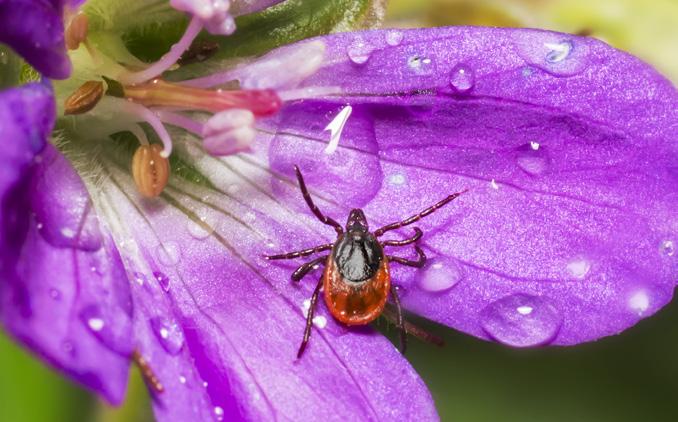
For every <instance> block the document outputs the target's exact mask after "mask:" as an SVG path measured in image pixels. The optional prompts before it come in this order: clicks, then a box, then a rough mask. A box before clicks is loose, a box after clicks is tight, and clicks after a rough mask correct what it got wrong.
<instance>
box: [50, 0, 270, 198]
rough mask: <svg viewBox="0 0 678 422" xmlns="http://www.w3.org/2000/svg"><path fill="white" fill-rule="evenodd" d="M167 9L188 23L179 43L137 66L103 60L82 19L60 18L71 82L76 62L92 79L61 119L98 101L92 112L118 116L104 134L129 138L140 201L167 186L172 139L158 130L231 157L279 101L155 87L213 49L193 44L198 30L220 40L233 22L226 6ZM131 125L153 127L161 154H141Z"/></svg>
mask: <svg viewBox="0 0 678 422" xmlns="http://www.w3.org/2000/svg"><path fill="white" fill-rule="evenodd" d="M171 3H172V5H173V6H174V7H175V8H177V9H179V10H184V11H186V12H188V13H191V14H192V15H193V17H192V19H191V21H190V23H189V25H188V27H187V28H186V31H185V32H184V34H183V36H182V37H181V39H180V40H179V41H178V42H177V43H176V44H174V45H173V46H172V47H171V48H170V50H169V51H168V52H167V53H166V54H165V55H164V56H162V57H161V58H160V59H159V60H158V61H157V62H155V63H152V64H150V65H143V64H141V63H140V62H139V61H138V60H136V58H134V57H133V56H132V55H131V53H128V52H126V53H125V54H126V55H128V57H127V58H128V60H126V61H121V60H119V59H117V58H116V60H113V59H112V58H108V57H106V56H105V55H104V54H103V53H102V51H101V50H98V49H97V48H96V47H95V46H94V43H91V42H89V40H88V25H89V24H88V18H87V15H85V14H84V13H83V12H76V13H70V14H69V15H68V16H67V17H66V20H67V25H66V33H65V39H66V44H67V47H68V48H69V50H71V58H72V59H73V60H72V61H73V62H74V69H75V73H74V77H73V78H72V79H76V78H77V79H82V78H81V77H78V76H81V75H78V70H79V66H78V64H83V63H84V65H83V66H82V67H83V68H84V69H86V70H87V71H88V76H89V77H91V78H95V79H96V80H87V81H86V82H85V83H84V84H82V85H80V86H79V87H78V88H77V89H75V91H71V92H70V95H69V96H68V98H67V99H66V100H65V101H64V102H63V103H62V104H63V112H64V114H68V115H79V114H90V115H95V116H96V115H97V106H98V105H99V104H100V103H104V102H105V103H106V107H101V110H100V113H101V115H102V117H104V116H103V115H104V114H105V113H108V114H109V115H110V113H111V111H112V112H113V113H114V115H116V116H117V115H121V116H124V118H121V119H120V126H117V125H116V124H115V123H112V124H108V132H110V133H108V134H113V133H116V132H120V131H129V132H131V133H132V134H133V135H135V136H136V137H137V139H138V141H139V143H140V146H139V149H138V151H137V154H135V158H134V159H133V160H132V173H133V175H134V180H135V182H136V184H137V187H138V190H139V192H140V193H141V194H143V195H144V196H157V195H159V194H160V193H161V192H162V190H163V189H164V187H165V184H166V183H167V180H168V176H169V165H168V162H167V159H168V157H169V156H170V154H171V152H172V139H171V137H170V135H169V132H168V131H167V128H166V127H165V125H171V126H174V127H178V128H181V129H184V130H186V131H188V132H191V133H193V134H194V135H196V136H198V137H200V138H202V139H203V145H204V147H205V149H206V150H207V151H208V152H209V153H211V154H213V155H226V154H232V153H235V152H239V151H243V150H247V149H248V148H249V145H250V144H251V142H252V141H253V139H254V137H255V134H256V131H255V130H254V124H255V122H256V119H258V118H263V117H268V116H272V115H274V114H275V113H277V112H278V110H279V109H280V108H281V106H282V102H283V100H282V99H281V97H280V96H279V95H278V92H277V91H276V90H274V89H268V88H263V89H240V87H238V86H237V84H235V85H236V88H235V89H233V88H232V87H233V86H234V84H233V79H231V80H228V81H221V82H220V83H216V84H211V85H210V86H200V84H192V83H191V82H192V81H183V82H181V81H179V82H168V81H166V80H163V79H162V78H161V75H162V74H163V73H164V72H165V71H167V70H174V69H176V68H177V67H180V66H181V65H182V63H184V62H195V61H201V60H203V59H205V58H206V57H208V56H209V55H211V54H213V53H214V51H215V49H217V48H218V45H216V44H214V43H212V44H207V47H206V49H205V48H204V47H203V44H204V43H203V44H201V43H198V42H196V43H195V45H194V42H195V39H196V37H197V36H198V34H199V33H200V32H201V31H202V30H203V29H207V30H208V31H209V32H212V33H216V34H222V35H223V34H230V33H231V32H232V31H233V30H234V24H233V20H232V18H231V17H230V15H228V13H227V12H228V6H229V3H228V1H219V0H217V1H213V2H206V3H205V4H204V5H203V6H204V7H198V8H196V7H197V6H195V7H194V6H192V5H193V4H196V3H200V2H189V1H182V0H172V2H171ZM200 4H202V3H200ZM194 9H195V10H194ZM82 46H84V50H83V49H82V48H81V47H82ZM118 48H119V49H120V46H118ZM122 48H123V49H124V47H122ZM196 51H197V52H198V53H196ZM128 62H130V63H131V64H129V63H128ZM142 66H143V68H142V69H141V70H139V68H140V67H142ZM92 69H93V71H92ZM88 79H89V78H88ZM198 81H199V80H198ZM220 86H221V87H220ZM213 87H216V88H213ZM102 105H103V104H102ZM205 115H207V119H205ZM77 117H78V116H76V117H75V118H76V119H77ZM130 122H132V123H131V124H130ZM139 123H146V124H148V125H149V126H150V127H151V128H153V130H154V131H155V132H156V134H157V136H158V138H159V139H160V141H161V142H162V144H163V147H162V149H161V150H159V149H156V148H152V149H151V148H149V143H148V140H147V139H146V135H145V133H144V131H143V130H142V129H141V127H140V126H138V124H139ZM130 125H131V126H132V127H130ZM158 169H162V171H161V172H160V173H162V174H161V175H160V176H162V177H159V173H158V171H159V170H158ZM150 181H152V183H151V182H150Z"/></svg>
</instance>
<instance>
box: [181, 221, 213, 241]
mask: <svg viewBox="0 0 678 422" xmlns="http://www.w3.org/2000/svg"><path fill="white" fill-rule="evenodd" d="M199 219H200V221H193V220H190V219H189V220H188V222H187V223H186V227H187V229H188V232H189V233H190V235H191V236H192V237H194V238H195V239H198V240H202V239H207V238H208V237H210V236H211V235H212V233H214V223H213V222H212V221H211V220H210V219H209V218H208V217H207V216H200V217H199Z"/></svg>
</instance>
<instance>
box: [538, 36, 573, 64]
mask: <svg viewBox="0 0 678 422" xmlns="http://www.w3.org/2000/svg"><path fill="white" fill-rule="evenodd" d="M544 47H546V48H548V49H549V52H548V53H546V61H547V62H549V63H560V62H562V61H563V60H565V59H567V58H568V57H569V55H570V52H571V51H572V49H573V48H574V45H572V42H571V41H561V42H559V43H548V42H547V43H544Z"/></svg>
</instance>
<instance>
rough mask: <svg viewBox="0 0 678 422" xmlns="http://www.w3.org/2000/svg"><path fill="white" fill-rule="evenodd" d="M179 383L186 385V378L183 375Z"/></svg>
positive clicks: (180, 376)
mask: <svg viewBox="0 0 678 422" xmlns="http://www.w3.org/2000/svg"><path fill="white" fill-rule="evenodd" d="M179 382H180V383H182V384H186V377H185V376H183V375H179Z"/></svg>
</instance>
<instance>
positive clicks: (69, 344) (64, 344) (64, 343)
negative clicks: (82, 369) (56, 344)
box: [61, 340, 75, 356]
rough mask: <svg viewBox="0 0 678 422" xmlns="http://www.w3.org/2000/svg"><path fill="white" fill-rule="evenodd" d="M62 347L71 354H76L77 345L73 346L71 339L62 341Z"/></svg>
mask: <svg viewBox="0 0 678 422" xmlns="http://www.w3.org/2000/svg"><path fill="white" fill-rule="evenodd" d="M61 349H62V350H63V351H64V352H66V353H68V354H69V355H71V356H75V346H73V343H72V342H71V341H70V340H64V341H62V342H61Z"/></svg>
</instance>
